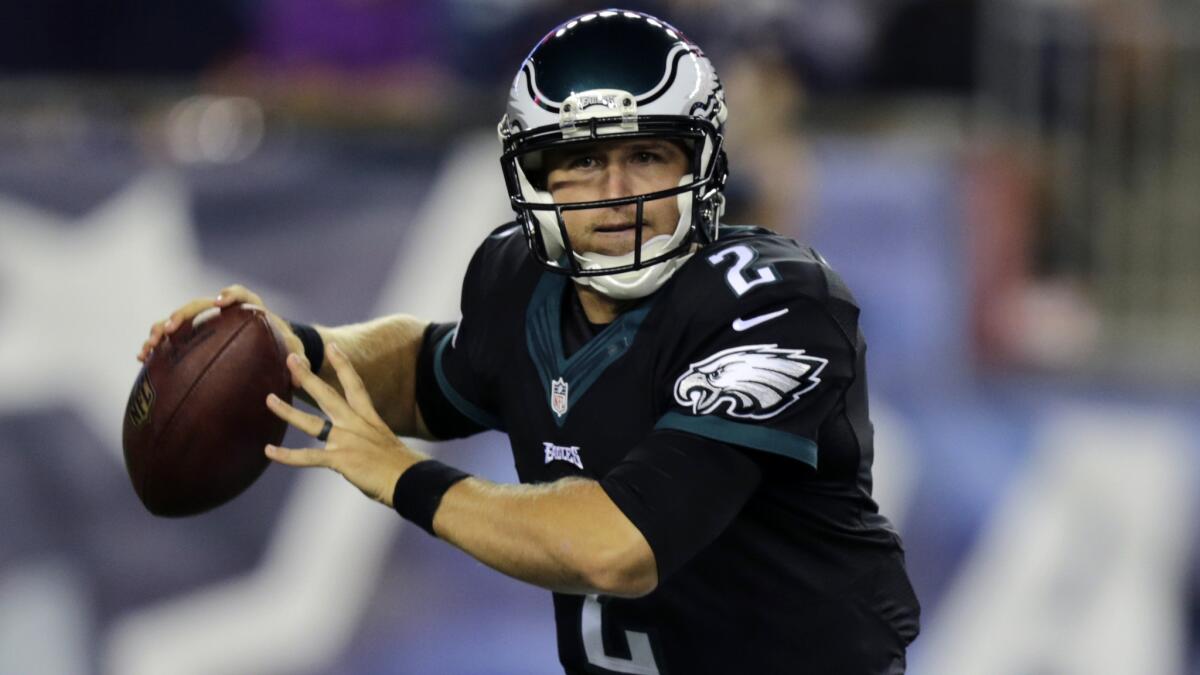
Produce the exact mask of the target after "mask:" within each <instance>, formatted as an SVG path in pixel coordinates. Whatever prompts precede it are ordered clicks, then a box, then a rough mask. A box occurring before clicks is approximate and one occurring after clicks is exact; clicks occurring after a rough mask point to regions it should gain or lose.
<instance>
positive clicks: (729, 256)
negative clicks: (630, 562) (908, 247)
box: [418, 225, 919, 675]
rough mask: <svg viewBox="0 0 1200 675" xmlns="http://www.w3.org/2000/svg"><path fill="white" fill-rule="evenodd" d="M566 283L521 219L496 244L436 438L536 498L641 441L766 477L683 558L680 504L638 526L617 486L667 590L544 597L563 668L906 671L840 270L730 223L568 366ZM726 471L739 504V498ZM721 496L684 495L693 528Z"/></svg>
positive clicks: (850, 309) (461, 327)
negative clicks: (483, 439) (494, 449)
mask: <svg viewBox="0 0 1200 675" xmlns="http://www.w3.org/2000/svg"><path fill="white" fill-rule="evenodd" d="M572 283H573V282H572V280H571V279H570V278H568V277H565V276H562V275H559V274H555V273H553V272H549V271H546V270H545V269H544V268H542V267H541V266H540V265H538V264H537V263H536V262H535V261H534V260H533V259H532V257H531V256H530V255H529V253H528V250H527V247H526V243H525V241H524V238H523V236H522V233H521V231H520V229H519V228H518V227H517V226H515V225H509V226H506V227H502V228H499V229H497V230H496V231H495V232H493V233H492V235H491V236H489V237H488V238H487V239H486V240H485V241H484V243H483V244H482V245H481V246H480V248H479V249H478V251H477V252H476V254H475V257H474V258H473V259H472V261H471V264H470V267H469V269H468V271H467V276H466V278H465V280H464V285H463V296H462V319H461V321H460V322H459V324H458V326H457V328H456V329H454V330H443V331H432V332H431V335H432V336H433V338H432V340H431V342H432V344H428V345H427V346H426V349H425V350H424V352H425V353H427V356H426V357H424V358H425V361H426V363H424V364H422V366H421V369H422V372H427V373H429V376H428V377H427V378H422V377H420V376H419V377H418V380H419V382H418V402H419V405H420V406H421V409H422V412H423V413H424V414H425V416H426V419H427V421H428V422H429V426H430V429H431V431H433V432H434V434H435V435H438V436H441V437H453V436H463V435H468V434H470V433H473V432H475V431H478V430H480V429H482V428H491V429H498V430H501V431H504V432H505V433H507V434H508V436H509V438H510V440H511V444H512V451H513V457H514V460H515V464H516V469H517V473H518V475H519V477H520V480H521V481H522V482H525V483H538V482H548V481H554V480H557V479H560V478H563V477H567V476H580V477H587V478H592V479H595V480H597V481H602V485H603V484H605V483H604V482H603V481H604V480H605V478H606V476H609V475H610V473H614V469H616V468H617V467H619V466H622V462H623V461H625V460H626V457H627V455H630V454H631V451H633V450H634V449H635V448H639V447H643V450H641V452H643V453H645V452H650V453H653V452H655V448H656V447H665V446H663V445H661V443H660V445H658V446H656V445H653V444H651V445H647V439H660V440H661V441H662V442H665V443H673V444H675V445H681V444H682V445H686V443H685V442H684V441H686V439H695V440H696V441H697V443H699V442H700V441H701V440H703V442H704V443H707V444H708V445H707V446H706V445H703V444H701V445H695V446H694V448H699V450H696V449H693V450H692V452H705V450H704V448H713V449H714V450H712V452H713V453H714V454H715V453H716V452H717V450H715V449H717V448H719V449H720V451H721V452H732V453H736V454H737V456H738V458H739V461H744V460H743V459H741V458H742V457H745V458H749V460H750V461H751V462H753V464H754V465H755V466H756V467H757V471H756V472H755V477H754V478H755V482H754V483H753V484H752V491H751V490H747V492H746V494H745V495H743V496H740V497H738V498H739V499H742V500H744V503H742V502H739V504H740V508H739V509H738V510H736V513H735V515H733V516H732V520H731V521H729V522H728V524H727V525H726V524H724V523H722V529H720V530H719V532H714V537H715V538H712V540H711V541H706V542H705V543H704V545H703V546H701V547H699V550H693V549H686V552H684V553H680V552H679V549H678V547H677V546H676V545H675V544H674V543H673V539H672V537H673V532H674V530H676V529H678V530H680V531H683V530H685V529H686V527H687V525H688V523H687V518H688V516H687V514H688V508H689V506H688V504H687V503H683V504H678V505H677V506H678V507H679V508H677V509H673V510H672V509H666V510H667V511H670V512H671V513H670V514H669V515H667V516H654V515H652V514H651V515H647V510H646V509H639V507H638V505H637V503H635V502H637V501H638V498H637V496H636V495H634V496H632V497H631V496H630V494H629V493H630V491H624V492H621V491H618V490H612V491H610V496H612V497H613V498H614V502H615V503H616V504H617V505H618V506H619V507H620V508H622V510H623V511H624V512H625V513H626V515H628V516H629V517H630V520H631V521H632V522H633V523H634V524H635V525H637V526H638V527H639V529H641V530H642V532H643V534H645V535H646V538H647V541H648V542H649V543H650V545H651V548H652V549H653V550H654V552H655V556H656V561H657V563H658V565H659V585H658V588H656V589H655V590H654V591H653V592H652V593H650V594H649V595H646V596H645V597H641V598H634V599H626V598H614V597H604V596H586V597H585V596H578V595H569V594H559V593H556V594H554V608H555V618H556V624H557V630H558V645H559V656H560V659H561V661H562V663H563V666H564V668H565V669H566V671H567V672H568V673H671V674H674V675H683V674H692V673H827V672H828V673H890V672H901V671H902V670H903V663H904V661H903V659H904V647H905V645H907V644H908V643H909V642H911V640H912V639H913V638H914V637H915V635H916V632H917V623H918V621H917V618H918V613H919V609H918V605H917V601H916V598H915V596H914V595H913V593H912V590H911V587H910V586H909V583H908V578H907V575H906V573H905V570H904V564H903V554H902V550H901V544H900V540H899V537H898V536H897V534H896V532H895V531H894V530H893V528H892V527H891V526H890V524H889V523H888V521H887V520H886V519H885V518H884V517H883V516H882V515H880V514H879V513H878V508H877V506H876V504H875V503H874V501H873V500H872V499H871V463H872V457H873V446H872V428H871V423H870V420H869V417H868V411H867V387H866V373H865V361H864V359H865V352H866V346H865V343H864V341H863V337H862V334H861V332H860V331H859V328H858V312H859V310H858V306H857V305H856V303H855V301H854V299H853V297H852V296H851V294H850V292H849V291H848V290H847V289H846V287H845V286H844V284H843V283H842V282H841V280H840V279H839V277H838V276H837V274H836V273H835V272H834V271H833V270H831V269H830V267H829V265H828V264H827V263H826V262H825V261H824V260H823V259H822V258H821V257H820V255H819V254H817V253H816V252H815V251H814V250H813V249H811V248H810V247H807V246H803V245H801V244H798V243H797V242H795V241H794V240H791V239H788V238H785V237H781V236H778V235H775V234H773V233H770V232H768V231H766V230H763V229H760V228H751V227H730V226H725V227H722V229H721V232H720V237H719V239H718V240H717V241H716V242H714V243H713V244H711V245H709V246H707V247H705V248H703V249H701V250H699V251H697V252H696V253H695V254H694V255H693V256H692V257H691V258H690V259H689V260H688V261H687V262H686V263H685V264H684V265H683V266H682V267H681V268H680V269H679V270H678V271H677V272H676V273H675V275H674V276H673V277H672V278H671V279H670V280H669V281H668V282H667V284H666V285H664V287H663V288H662V289H660V290H659V291H658V292H657V293H655V294H653V295H651V296H650V297H648V298H645V299H643V300H641V301H640V302H638V303H637V304H635V305H633V306H631V307H629V308H628V309H627V310H626V311H624V312H622V313H621V314H620V315H619V317H618V318H617V319H616V320H615V321H614V322H613V323H611V324H609V325H608V326H606V327H604V328H603V329H602V330H600V331H599V333H597V334H596V335H594V336H593V337H591V338H590V339H588V340H587V341H586V342H584V343H583V344H582V345H578V348H577V349H572V350H571V351H570V353H569V356H568V352H567V351H566V349H564V340H563V323H564V322H563V311H564V297H565V295H564V294H566V293H569V292H571V291H572V289H571V284H572ZM429 361H431V363H429ZM423 379H427V380H429V381H428V382H424V383H422V380H423ZM427 411H428V412H427ZM662 439H665V440H662ZM672 447H673V446H672ZM645 448H649V450H646V449H645ZM731 449H732V450H731ZM681 456H682V457H684V458H685V459H686V457H687V455H686V454H683V455H681ZM693 457H700V459H701V460H702V459H703V457H702V456H699V455H693ZM696 463H701V461H700V460H697V462H696ZM617 473H619V472H617ZM730 475H731V477H730V481H729V488H728V489H729V490H738V489H745V488H744V486H745V485H746V480H743V479H740V478H739V479H737V480H734V478H733V476H732V472H731V474H730ZM668 484H669V481H664V487H662V488H661V489H662V490H671V489H673V488H670V487H665V485H668ZM735 484H736V485H735ZM738 486H742V487H738ZM606 489H608V488H607V487H606ZM639 489H641V488H640V487H639ZM646 489H647V490H654V489H656V488H654V487H653V485H651V486H650V487H648V488H646ZM724 489H725V488H724V487H723V484H722V483H721V482H720V480H719V478H718V480H716V481H710V482H708V483H705V484H704V488H703V492H701V493H697V492H696V491H692V492H686V491H683V492H681V493H680V494H681V495H683V496H680V497H679V499H680V500H684V501H685V502H686V501H687V500H690V501H691V504H692V505H693V506H694V507H695V511H696V512H697V513H700V512H701V511H702V510H703V509H702V506H703V505H704V503H705V502H706V501H707V500H709V499H712V500H719V499H721V498H722V494H721V492H722V491H723V490H724ZM632 492H637V490H633V491H632ZM655 518H657V521H655V522H650V521H654V520H655ZM664 519H665V520H664Z"/></svg>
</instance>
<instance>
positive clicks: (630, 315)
mask: <svg viewBox="0 0 1200 675" xmlns="http://www.w3.org/2000/svg"><path fill="white" fill-rule="evenodd" d="M567 283H569V278H568V277H566V276H563V275H561V274H555V273H553V272H545V273H544V274H543V275H542V278H541V280H540V281H539V282H538V285H537V287H536V288H534V290H533V297H531V298H530V300H529V309H528V310H527V311H526V312H525V343H526V345H527V346H528V347H529V356H530V358H532V359H533V363H534V365H535V366H537V371H538V376H539V377H540V378H541V380H542V386H543V388H544V389H543V391H544V392H545V394H546V403H547V405H549V406H550V411H551V414H552V415H553V416H554V421H555V423H557V424H558V426H559V427H561V426H562V425H563V424H565V423H566V421H567V415H568V414H570V410H571V408H570V406H571V404H572V403H573V402H575V401H578V400H579V399H580V398H582V397H583V394H584V393H585V392H586V391H587V390H588V388H589V387H591V386H592V384H593V383H594V382H595V381H596V379H597V378H599V377H600V375H601V374H602V373H604V370H605V369H606V368H608V367H609V366H610V365H612V364H613V362H614V361H616V360H617V359H619V358H621V357H622V356H624V355H625V352H627V351H628V350H629V346H630V345H632V344H633V338H634V336H635V335H637V331H638V328H639V327H640V326H641V325H642V320H643V319H645V318H646V315H647V314H649V313H650V308H651V306H653V304H654V299H653V298H654V297H656V296H653V297H652V298H651V299H649V300H647V301H645V302H643V303H642V304H641V305H639V306H637V307H635V308H633V309H630V310H628V311H625V312H622V313H621V315H620V316H618V317H617V319H616V321H613V322H612V323H610V324H608V326H607V327H605V329H604V330H602V331H600V334H599V335H597V336H596V337H594V338H592V339H591V340H589V341H588V343H587V344H586V345H584V346H583V347H582V348H581V349H580V350H579V351H577V352H575V353H574V354H572V355H571V358H569V359H568V358H567V357H566V356H564V355H563V340H562V317H561V309H562V297H563V292H564V290H565V289H566V285H567ZM559 378H562V379H563V380H564V381H565V382H566V383H567V409H566V411H565V412H564V413H563V414H561V415H559V414H558V413H556V412H554V405H553V393H552V391H551V390H552V387H551V383H552V382H554V381H555V380H557V379H559Z"/></svg>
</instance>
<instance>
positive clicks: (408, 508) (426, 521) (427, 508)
mask: <svg viewBox="0 0 1200 675" xmlns="http://www.w3.org/2000/svg"><path fill="white" fill-rule="evenodd" d="M470 477H471V474H469V473H466V472H464V471H459V470H458V469H456V468H454V467H452V466H449V465H447V464H442V463H441V462H439V461H437V460H435V459H426V460H423V461H420V462H417V463H416V464H413V465H412V466H410V467H408V470H407V471H405V472H404V473H402V474H400V479H399V480H397V481H396V487H394V488H392V508H394V509H396V513H399V514H400V515H401V516H404V518H406V519H408V520H411V521H412V522H414V523H416V524H417V525H420V526H421V529H423V530H425V531H426V532H428V533H429V534H432V535H433V536H435V537H436V536H437V535H436V534H434V532H433V516H434V514H436V513H437V510H438V506H441V504H442V497H443V496H444V495H445V494H446V491H447V490H449V489H450V488H451V486H453V485H454V484H455V483H457V482H459V481H460V480H463V479H464V478H470Z"/></svg>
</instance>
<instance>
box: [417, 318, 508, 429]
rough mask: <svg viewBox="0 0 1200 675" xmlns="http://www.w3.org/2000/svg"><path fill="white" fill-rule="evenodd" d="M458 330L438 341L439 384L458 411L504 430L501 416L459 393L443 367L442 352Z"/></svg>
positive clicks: (436, 367)
mask: <svg viewBox="0 0 1200 675" xmlns="http://www.w3.org/2000/svg"><path fill="white" fill-rule="evenodd" d="M457 331H458V328H455V329H454V330H452V331H450V332H448V333H446V334H445V335H443V336H442V339H441V340H440V341H439V342H438V346H437V349H436V350H435V351H434V353H433V375H434V377H435V378H436V379H437V383H438V386H439V387H441V389H442V395H443V396H445V397H446V400H448V401H450V404H451V405H453V406H454V407H455V408H456V409H457V410H458V412H460V413H462V414H463V416H464V417H467V418H468V419H470V420H471V421H472V422H474V423H476V424H478V425H480V426H482V427H486V428H488V429H498V430H500V431H504V425H503V424H502V423H501V422H500V418H499V417H496V416H495V415H493V414H491V413H489V412H487V411H486V410H484V409H483V408H480V407H479V406H477V405H475V404H474V403H471V402H470V401H468V400H467V399H465V398H463V396H462V394H459V393H458V391H456V390H455V389H454V386H453V385H451V384H450V380H449V379H448V378H447V377H446V370H445V369H444V368H442V354H443V353H444V352H445V351H446V345H448V344H450V341H451V339H452V338H453V337H454V334H455V333H456V332H457Z"/></svg>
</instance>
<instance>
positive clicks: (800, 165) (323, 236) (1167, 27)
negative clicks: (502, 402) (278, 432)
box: [0, 0, 1200, 675]
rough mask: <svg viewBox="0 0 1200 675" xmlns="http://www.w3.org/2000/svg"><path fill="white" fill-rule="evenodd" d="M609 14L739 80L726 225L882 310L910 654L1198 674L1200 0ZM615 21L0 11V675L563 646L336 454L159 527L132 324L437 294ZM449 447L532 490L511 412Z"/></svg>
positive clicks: (400, 663)
mask: <svg viewBox="0 0 1200 675" xmlns="http://www.w3.org/2000/svg"><path fill="white" fill-rule="evenodd" d="M625 4H626V5H627V6H628V7H629V8H630V9H639V10H645V11H649V12H652V13H656V14H659V15H661V16H664V18H667V19H669V20H670V21H672V22H673V23H675V24H676V25H677V26H678V27H680V28H681V29H683V31H684V32H685V33H687V34H688V35H689V36H690V37H692V38H693V39H694V40H696V41H697V42H699V43H700V44H701V45H702V46H704V48H705V49H706V51H707V52H708V53H709V55H710V56H711V57H712V58H713V61H714V62H715V63H716V65H717V67H718V69H719V71H720V72H721V73H722V75H723V78H724V81H725V83H726V86H727V89H728V93H729V99H730V100H729V103H730V107H731V109H732V111H733V114H732V115H731V117H730V120H731V122H730V125H729V132H728V136H729V142H730V145H731V163H732V170H733V179H732V186H731V195H732V203H731V207H730V217H729V218H727V220H729V221H731V222H743V223H760V224H764V225H768V226H770V227H772V228H774V229H776V230H778V231H782V232H786V233H789V234H792V235H795V236H797V237H799V238H801V239H804V240H808V241H811V242H813V243H814V244H815V245H817V246H818V247H819V248H820V249H821V250H822V252H823V253H824V254H825V256H826V257H827V258H828V259H829V260H830V261H831V262H832V264H833V265H834V266H835V267H837V268H838V269H839V270H840V271H841V273H842V274H843V276H845V277H846V278H847V280H848V281H849V282H850V285H851V287H852V288H853V289H855V291H856V293H857V294H858V296H859V298H860V300H861V303H862V305H863V307H864V309H865V316H864V325H865V330H866V332H867V336H868V341H869V342H870V344H871V349H872V351H871V359H870V369H871V371H870V374H871V378H872V396H873V398H872V407H873V414H874V417H875V419H876V424H877V432H878V442H877V445H878V448H879V459H878V469H877V484H878V496H879V499H880V501H881V502H882V503H883V504H884V508H885V509H886V512H887V513H888V514H889V515H890V516H891V517H892V518H893V519H894V521H895V522H896V523H897V524H898V526H899V528H900V530H901V531H902V533H903V535H904V537H905V541H906V544H907V550H908V559H909V564H910V569H911V574H912V576H913V579H914V583H915V585H916V587H917V590H918V593H919V595H920V597H921V599H922V602H923V605H924V631H923V633H922V636H921V637H920V638H919V640H918V641H917V643H915V645H914V646H913V648H912V650H911V652H910V672H912V673H914V674H916V675H963V674H974V673H979V674H996V675H1028V674H1033V673H1037V674H1039V675H1056V674H1063V675H1076V674H1078V675H1105V674H1126V673H1127V674H1130V675H1133V674H1137V675H1157V674H1163V675H1173V674H1177V673H1184V674H1187V673H1192V674H1198V673H1200V625H1198V621H1197V619H1198V618H1200V593H1198V589H1197V583H1196V582H1197V573H1198V572H1200V549H1198V548H1197V538H1196V536H1195V535H1196V530H1197V526H1196V524H1195V523H1196V519H1197V516H1198V515H1200V504H1198V503H1197V501H1196V499H1195V498H1194V495H1195V494H1196V489H1195V488H1196V485H1197V479H1198V478H1200V468H1198V464H1200V462H1198V461H1197V460H1198V459H1200V422H1198V416H1197V414H1196V412H1197V410H1198V409H1200V405H1198V404H1200V346H1198V345H1200V264H1198V262H1197V261H1200V33H1198V31H1200V11H1198V6H1197V5H1196V3H1194V2H1191V1H1185V0H1179V1H1171V0H742V1H740V2H737V3H731V2H718V1H717V0H661V1H658V2H627V3H625ZM591 9H598V7H595V6H593V5H591V4H586V5H585V4H584V3H581V2H573V1H571V2H566V1H557V2H551V1H549V0H508V1H504V0H209V1H208V2H203V3H199V2H193V3H182V2H180V3H175V2H157V1H155V0H107V1H101V0H53V1H48V2H40V3H16V2H10V3H4V4H3V5H2V6H0V673H3V674H6V675H7V674H11V675H36V674H41V673H47V674H58V673H62V674H68V675H73V674H76V673H78V674H82V675H92V674H96V675H101V674H103V675H171V674H176V673H180V674H182V673H189V674H195V675H214V674H227V675H268V674H273V673H279V674H284V673H289V674H302V675H324V674H337V675H366V674H375V673H389V674H401V673H403V674H410V673H411V674H422V675H423V674H437V675H442V674H445V675H469V674H479V675H538V674H542V673H554V672H561V671H557V670H556V665H557V662H556V657H555V649H554V633H553V624H552V618H551V607H550V601H549V596H548V594H547V593H545V592H543V591H540V590H537V589H534V588H531V587H526V586H523V585H522V584H519V583H517V582H515V581H511V580H508V579H506V578H504V577H502V576H500V575H498V574H495V573H493V572H491V571H489V570H487V569H485V568H483V567H482V566H481V565H479V564H477V563H475V562H473V561H472V560H470V559H469V558H467V557H466V556H464V555H462V554H460V553H458V552H457V551H455V550H453V549H451V548H450V547H448V546H446V545H444V544H441V543H439V542H436V541H434V540H432V539H430V538H428V537H427V536H425V535H424V534H423V533H420V532H419V531H414V530H413V528H410V527H405V526H404V524H403V523H402V522H401V521H400V520H399V519H398V518H395V517H394V516H393V515H391V514H390V513H389V512H387V511H386V510H385V509H383V508H381V507H378V506H376V505H374V504H370V503H368V502H367V501H366V500H364V499H362V498H361V496H359V494H358V493H357V491H355V490H353V489H352V488H350V487H349V486H348V485H346V484H344V483H343V482H342V481H341V480H340V479H339V478H337V477H336V476H333V475H329V474H323V473H322V474H317V473H304V474H300V473H297V472H294V471H288V470H285V469H282V468H280V467H272V468H271V469H270V470H269V471H268V472H267V474H266V475H265V476H264V477H263V479H262V480H261V481H260V482H259V483H258V484H256V485H255V486H254V488H252V489H251V490H250V491H249V492H248V493H246V494H245V495H243V496H242V497H240V498H239V499H238V500H236V501H235V502H233V503H231V504H229V505H227V506H225V507H223V508H220V509H218V510H216V511H214V512H212V513H210V514H207V515H204V516H201V517H196V518H192V519H186V520H179V521H167V520H159V519H155V518H152V517H150V516H149V515H148V514H147V513H146V512H145V511H144V510H143V509H142V508H141V506H140V505H139V503H138V502H137V500H136V497H135V496H134V493H133V491H132V489H131V488H130V486H129V484H128V479H127V477H126V475H125V473H124V468H123V465H122V461H121V454H120V453H121V450H120V440H119V439H120V416H121V411H122V409H123V407H124V404H125V399H126V396H127V393H128V387H129V386H130V384H131V383H132V381H133V378H134V376H135V374H136V372H137V370H138V364H137V363H136V362H135V360H134V358H133V357H134V355H135V353H136V351H137V349H138V346H139V345H140V343H141V340H142V339H143V337H144V333H145V331H146V330H147V328H148V327H149V325H150V324H151V323H152V322H153V321H154V320H156V319H158V318H161V317H162V316H163V315H165V313H166V312H167V311H168V310H170V309H172V308H173V307H175V306H176V305H178V304H180V303H181V302H183V301H184V300H186V299H189V298H191V297H193V296H199V295H209V294H212V293H214V292H215V291H216V290H217V289H219V288H220V287H221V286H223V285H225V284H228V283H231V282H241V283H244V284H246V285H247V286H249V287H251V288H253V289H255V290H258V291H259V292H260V293H261V294H262V295H263V296H264V297H265V298H266V299H267V302H268V303H269V304H270V305H272V306H273V307H274V308H275V309H277V310H278V311H280V312H281V313H284V314H285V315H287V316H290V317H294V318H297V319H302V320H307V321H312V322H320V323H340V322H349V321H356V320H361V319H364V318H366V317H368V316H373V315H376V314H380V313H386V312H395V311H405V312H410V313H415V314H421V315H424V316H427V317H430V318H436V319H442V320H446V319H453V318H455V317H456V316H457V313H456V298H457V292H458V286H459V280H460V276H461V274H462V272H463V270H464V269H465V266H466V262H467V257H468V254H469V252H470V250H472V249H473V247H474V245H475V243H476V242H477V240H478V238H479V237H480V236H481V235H482V233H484V232H485V231H487V230H488V229H490V228H491V227H493V226H495V225H497V224H499V223H501V222H503V221H504V220H506V219H508V217H509V212H508V210H507V206H506V203H505V198H504V194H503V187H502V180H501V175H500V172H499V170H498V168H499V167H498V162H497V158H498V153H499V144H498V142H497V141H496V140H495V135H494V131H493V129H494V125H495V122H496V120H497V119H498V117H499V114H500V112H501V109H502V105H503V101H504V92H505V89H506V86H507V84H508V82H509V79H510V78H511V76H512V74H513V72H514V70H515V68H516V66H517V64H518V63H519V61H520V59H521V58H522V57H523V56H524V54H525V53H526V51H527V50H528V49H529V48H530V47H531V46H532V45H533V44H534V42H535V41H536V40H537V39H538V38H539V37H540V36H541V35H542V34H543V33H544V32H545V31H546V30H548V29H549V28H550V27H552V26H553V25H555V24H556V23H557V22H559V21H561V20H563V19H565V18H567V17H569V16H571V15H574V14H577V13H580V12H583V11H588V10H591ZM291 440H292V441H294V442H296V443H299V442H302V440H303V439H301V438H299V437H292V438H291ZM437 452H440V453H441V454H442V455H443V456H444V457H447V458H449V460H450V461H452V462H454V463H457V464H459V465H462V466H465V467H467V468H469V469H471V470H474V471H476V472H479V473H483V474H485V475H488V476H490V477H492V478H495V479H501V480H513V472H512V468H511V461H510V459H509V458H508V456H509V450H508V448H507V444H506V441H505V439H503V438H502V437H500V436H496V435H485V436H482V437H479V438H476V439H471V440H470V441H468V442H460V443H455V444H450V445H447V446H443V447H440V448H439V449H438V450H437ZM797 672H799V671H797Z"/></svg>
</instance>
